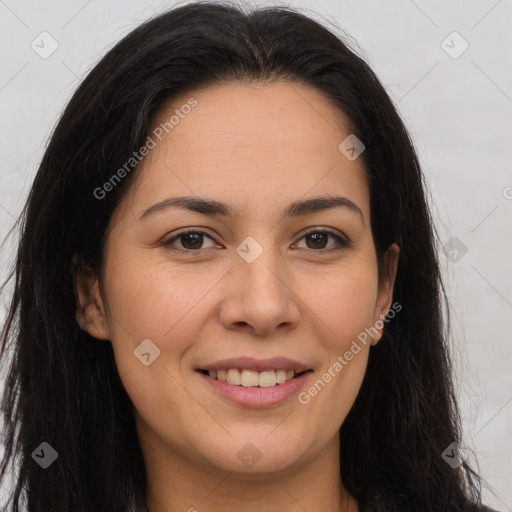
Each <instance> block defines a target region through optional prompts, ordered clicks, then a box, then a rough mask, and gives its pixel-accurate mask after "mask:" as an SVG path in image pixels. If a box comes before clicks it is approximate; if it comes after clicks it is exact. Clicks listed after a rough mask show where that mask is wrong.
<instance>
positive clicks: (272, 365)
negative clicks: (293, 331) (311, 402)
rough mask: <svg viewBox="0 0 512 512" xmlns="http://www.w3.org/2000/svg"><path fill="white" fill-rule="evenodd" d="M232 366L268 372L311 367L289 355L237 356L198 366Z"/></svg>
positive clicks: (221, 368)
mask: <svg viewBox="0 0 512 512" xmlns="http://www.w3.org/2000/svg"><path fill="white" fill-rule="evenodd" d="M231 368H240V369H242V370H253V371H255V372H266V371H270V370H295V372H296V373H301V372H304V371H306V370H309V369H310V367H309V366H306V365H305V364H303V363H301V362H300V361H295V360H293V359H288V358H287V357H272V358H270V359H254V358H252V357H236V358H231V359H223V360H222V361H216V362H215V363H211V364H205V365H204V366H201V367H199V368H197V369H198V370H208V371H214V370H230V369H231Z"/></svg>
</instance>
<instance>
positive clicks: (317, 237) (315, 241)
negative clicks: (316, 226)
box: [309, 233, 326, 244]
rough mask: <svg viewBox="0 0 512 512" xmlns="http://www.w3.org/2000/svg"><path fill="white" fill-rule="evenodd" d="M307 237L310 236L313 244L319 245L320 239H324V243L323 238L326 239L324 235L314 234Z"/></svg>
mask: <svg viewBox="0 0 512 512" xmlns="http://www.w3.org/2000/svg"><path fill="white" fill-rule="evenodd" d="M309 236H310V237H311V238H313V239H314V243H315V244H316V243H318V242H320V243H321V241H322V240H321V239H322V238H323V239H324V241H325V238H326V236H325V233H314V234H312V235H309ZM319 238H320V240H319Z"/></svg>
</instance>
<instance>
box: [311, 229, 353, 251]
mask: <svg viewBox="0 0 512 512" xmlns="http://www.w3.org/2000/svg"><path fill="white" fill-rule="evenodd" d="M330 238H331V239H334V240H336V242H337V244H335V245H334V246H331V247H328V243H329V239H330ZM301 240H306V249H308V250H310V251H312V252H331V251H337V250H341V249H344V248H347V247H349V246H350V243H349V242H348V240H346V239H345V238H343V237H341V236H340V235H338V234H336V233H334V232H332V231H328V230H319V229H316V230H311V231H309V232H308V233H306V234H305V235H304V236H303V237H302V238H301Z"/></svg>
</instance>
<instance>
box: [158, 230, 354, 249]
mask: <svg viewBox="0 0 512 512" xmlns="http://www.w3.org/2000/svg"><path fill="white" fill-rule="evenodd" d="M314 233H322V234H328V235H331V236H332V237H334V238H335V239H336V240H337V242H338V244H339V245H338V246H337V247H331V248H330V249H304V250H305V251H306V252H307V253H309V254H317V253H323V254H325V253H332V252H335V251H340V250H343V249H347V248H349V247H350V245H351V244H350V242H349V240H348V239H345V238H343V237H341V236H340V235H338V234H337V233H335V232H334V231H331V230H330V229H318V228H311V229H309V230H308V231H306V232H305V233H303V234H302V236H301V238H299V241H300V240H302V239H303V238H305V237H306V236H308V235H311V234H314ZM189 234H194V235H206V236H207V237H208V238H210V239H212V240H213V241H215V240H214V239H213V236H212V235H210V234H208V232H206V231H201V230H198V229H184V230H183V231H180V232H179V233H177V234H176V235H174V236H173V237H172V238H169V239H167V240H164V241H163V242H162V245H163V246H164V247H166V248H168V249H170V250H172V251H175V252H180V253H186V254H190V255H191V254H192V253H200V252H201V251H203V250H205V249H181V248H178V247H175V246H173V245H172V244H173V242H174V241H175V240H177V239H179V238H180V237H182V236H185V235H189Z"/></svg>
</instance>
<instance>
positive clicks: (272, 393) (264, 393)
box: [198, 370, 313, 408]
mask: <svg viewBox="0 0 512 512" xmlns="http://www.w3.org/2000/svg"><path fill="white" fill-rule="evenodd" d="M198 373H199V376H200V377H202V378H203V380H204V381H205V382H206V383H207V384H208V385H210V386H211V387H212V388H213V390H214V391H216V392H217V393H218V394H219V395H222V396H224V397H226V398H229V399H230V400H231V401H233V402H235V403H237V404H239V405H243V406H245V407H255V408H257V407H270V406H272V405H277V404H280V403H282V402H284V401H285V400H286V399H287V398H289V397H290V396H292V395H293V394H294V393H296V392H297V391H299V389H300V388H301V387H302V386H303V385H304V382H305V381H306V379H307V378H308V377H309V375H310V374H311V373H313V372H312V371H311V370H309V371H307V372H304V373H302V374H301V375H299V376H298V377H295V378H294V379H290V380H287V381H286V382H284V383H283V384H277V385H276V386H272V387H268V388H260V387H247V388H246V387H244V386H235V385H233V384H229V383H228V382H223V381H221V380H217V379H212V378H211V377H210V376H209V375H205V374H204V373H201V372H198Z"/></svg>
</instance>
